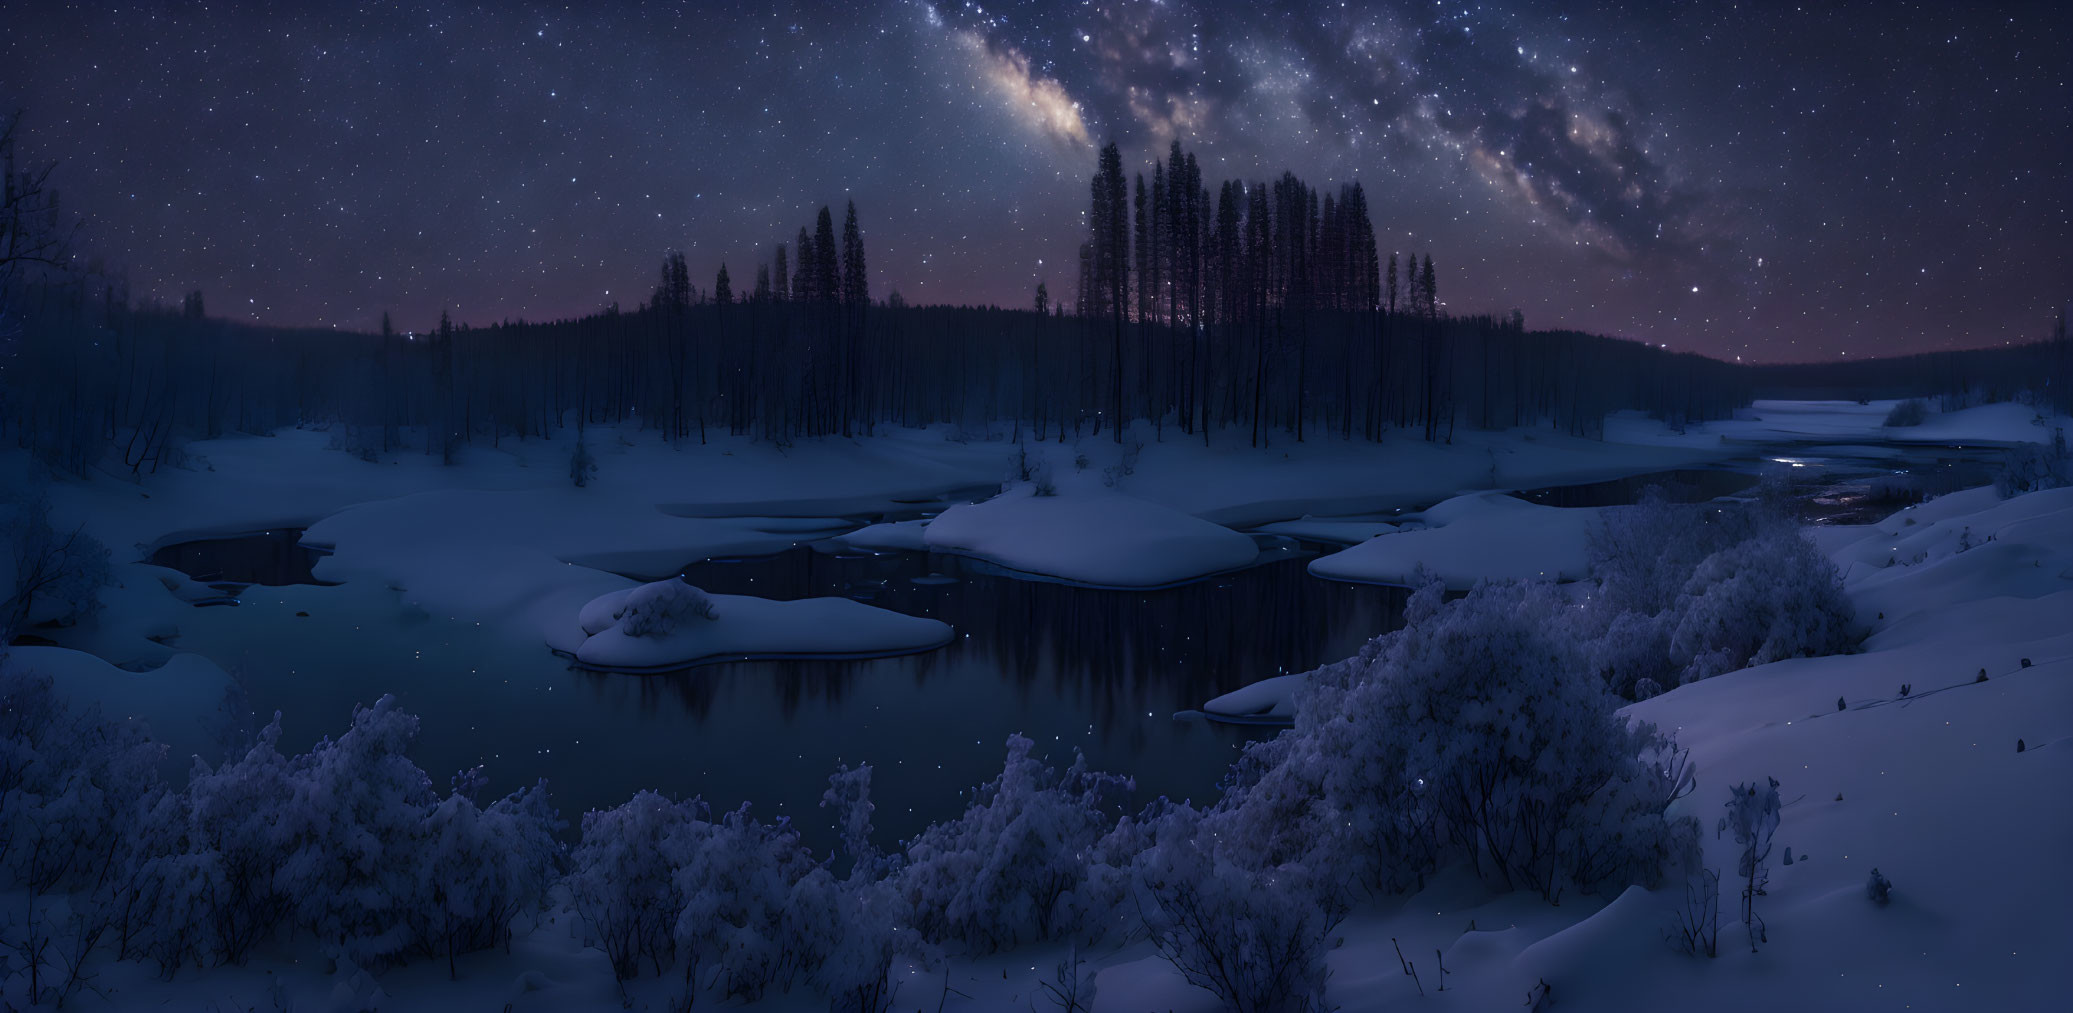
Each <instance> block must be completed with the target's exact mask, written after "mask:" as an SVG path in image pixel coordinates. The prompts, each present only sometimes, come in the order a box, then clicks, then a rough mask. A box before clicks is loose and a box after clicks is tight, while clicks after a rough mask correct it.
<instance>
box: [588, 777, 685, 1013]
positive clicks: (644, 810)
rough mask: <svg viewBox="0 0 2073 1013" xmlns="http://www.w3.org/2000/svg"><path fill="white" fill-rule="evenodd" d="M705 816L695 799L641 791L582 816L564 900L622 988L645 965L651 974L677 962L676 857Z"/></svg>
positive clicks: (680, 902)
mask: <svg viewBox="0 0 2073 1013" xmlns="http://www.w3.org/2000/svg"><path fill="white" fill-rule="evenodd" d="M704 810H705V806H704V803H702V802H699V801H697V800H695V799H694V800H691V801H685V802H678V801H672V800H671V799H668V798H665V797H663V796H662V795H660V794H658V793H656V792H652V791H643V792H640V793H639V794H636V795H635V796H634V797H633V798H632V799H630V800H628V801H626V802H625V803H622V804H620V805H618V806H615V807H613V808H610V809H596V810H592V811H590V812H587V813H584V814H583V838H582V840H581V841H580V842H579V843H578V844H577V845H576V849H575V851H574V853H573V855H572V856H571V863H572V865H573V866H574V868H573V870H572V871H571V872H570V873H569V876H568V879H567V880H566V883H567V886H568V890H569V898H570V901H571V903H572V904H573V905H574V906H575V909H576V915H577V917H579V918H581V919H582V920H583V924H584V927H585V929H586V931H587V932H588V933H589V935H590V940H591V943H592V945H595V946H596V947H598V948H599V949H601V950H603V951H605V956H606V958H607V959H609V960H610V961H611V963H612V972H613V973H614V974H616V975H618V977H619V978H620V980H622V981H623V980H626V979H628V978H632V977H634V976H636V975H638V974H639V973H640V969H641V961H642V959H644V958H645V959H646V960H648V962H649V963H650V964H651V965H652V966H653V967H654V969H655V973H656V974H661V973H663V971H664V970H665V969H667V968H668V967H670V966H671V965H672V964H674V963H675V962H676V927H677V919H678V918H679V917H681V916H682V914H683V911H684V891H683V887H682V886H681V885H680V883H679V880H678V878H677V875H676V872H677V866H678V864H680V863H678V862H677V861H675V858H676V857H677V855H676V852H677V849H678V847H679V844H680V843H681V841H682V839H683V837H684V835H685V832H686V831H687V830H688V829H689V828H690V827H691V826H692V825H693V824H695V823H698V822H701V821H702V820H703V818H704Z"/></svg>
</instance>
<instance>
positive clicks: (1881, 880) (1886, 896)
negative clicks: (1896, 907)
mask: <svg viewBox="0 0 2073 1013" xmlns="http://www.w3.org/2000/svg"><path fill="white" fill-rule="evenodd" d="M1864 895H1865V896H1866V897H1870V898H1871V902H1872V903H1874V904H1877V905H1879V906H1881V907H1884V906H1885V904H1886V902H1887V901H1890V900H1892V899H1893V881H1892V880H1890V879H1887V878H1886V877H1885V876H1882V875H1880V874H1879V870H1877V869H1873V870H1872V871H1871V878H1870V879H1867V880H1865V881H1864Z"/></svg>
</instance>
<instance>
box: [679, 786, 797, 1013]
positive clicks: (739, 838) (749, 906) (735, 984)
mask: <svg viewBox="0 0 2073 1013" xmlns="http://www.w3.org/2000/svg"><path fill="white" fill-rule="evenodd" d="M681 834H682V837H681V839H680V840H679V841H678V842H676V843H677V846H676V847H674V848H673V849H671V850H672V851H673V852H675V854H676V855H677V856H678V860H679V864H678V865H677V868H676V872H675V876H676V883H677V890H678V892H679V893H680V894H681V895H682V897H683V900H684V903H683V909H682V911H681V913H679V914H678V916H677V922H676V929H675V932H676V941H677V945H678V946H680V947H682V948H683V950H684V960H685V961H686V966H685V969H684V976H685V979H686V980H687V981H690V980H696V979H697V978H698V977H699V976H701V975H702V976H703V977H705V978H706V979H708V980H710V981H712V982H713V983H714V984H715V985H717V986H718V988H719V989H720V992H721V994H722V995H725V996H728V997H730V998H740V999H744V1000H747V1001H751V1002H753V1001H755V1000H757V999H759V998H762V996H763V993H764V992H765V991H766V990H767V989H769V988H770V986H772V985H773V984H777V983H779V982H780V981H782V980H786V976H787V975H789V974H791V973H792V972H793V971H794V970H795V969H796V966H797V964H798V963H799V961H800V959H801V954H800V953H799V952H798V947H797V944H796V941H795V940H794V939H793V937H792V936H791V934H790V932H789V931H788V927H787V925H786V922H785V906H786V904H787V902H788V901H789V900H790V898H791V893H792V890H793V888H794V887H795V886H796V885H797V884H798V882H799V880H801V879H802V878H804V877H805V876H806V875H807V874H808V873H809V872H811V871H812V870H813V869H814V868H815V866H814V863H813V860H812V858H811V856H810V855H808V853H807V851H806V849H805V848H804V847H803V846H801V845H800V843H799V836H798V834H797V833H796V832H795V831H793V830H792V829H791V827H790V826H789V825H788V824H785V823H782V822H780V823H779V824H777V825H775V826H773V825H770V824H765V823H761V822H758V821H757V820H755V819H754V818H752V817H751V816H750V815H749V811H748V807H747V806H743V807H742V808H740V809H737V810H735V811H734V812H730V813H728V814H727V815H726V816H725V817H723V818H722V819H721V820H720V822H718V823H707V822H704V821H695V822H693V823H691V824H688V825H687V826H685V827H684V828H683V829H682V831H681Z"/></svg>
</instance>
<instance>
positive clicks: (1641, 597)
mask: <svg viewBox="0 0 2073 1013" xmlns="http://www.w3.org/2000/svg"><path fill="white" fill-rule="evenodd" d="M1782 495H1783V490H1782V489H1781V488H1780V487H1779V486H1777V485H1776V484H1775V483H1767V484H1765V485H1764V486H1763V487H1762V488H1761V489H1760V490H1759V495H1758V498H1757V502H1755V503H1752V504H1745V505H1718V504H1706V505H1699V506H1684V505H1679V504H1674V503H1670V502H1668V501H1667V500H1665V499H1664V498H1663V497H1662V496H1661V494H1660V493H1659V492H1656V491H1654V490H1651V491H1650V492H1648V493H1644V494H1643V496H1642V499H1641V501H1640V502H1639V503H1636V504H1635V505H1633V506H1629V507H1614V508H1610V509H1608V510H1606V511H1604V512H1603V514H1602V515H1601V517H1600V520H1599V522H1598V523H1597V524H1596V525H1594V526H1593V528H1592V531H1591V535H1590V552H1591V567H1592V573H1593V574H1594V575H1595V577H1596V579H1597V587H1596V588H1595V590H1594V593H1593V594H1592V595H1591V597H1590V599H1589V603H1588V607H1587V608H1585V609H1583V610H1581V612H1580V613H1579V614H1578V615H1576V616H1575V617H1574V618H1573V620H1572V622H1571V623H1570V624H1569V625H1570V626H1572V627H1573V628H1574V629H1576V630H1577V632H1578V635H1579V637H1580V638H1581V641H1582V646H1583V650H1584V653H1585V655H1586V657H1587V659H1588V661H1589V664H1590V667H1591V669H1592V670H1593V671H1595V672H1597V673H1598V674H1599V675H1600V676H1601V677H1602V678H1603V679H1604V680H1605V682H1606V685H1607V686H1609V687H1610V688H1611V689H1612V690H1613V691H1614V692H1615V693H1619V694H1620V695H1622V696H1627V697H1638V695H1639V691H1638V687H1639V686H1640V685H1641V684H1642V683H1643V682H1644V681H1648V682H1652V683H1653V684H1654V685H1656V686H1659V687H1660V686H1674V685H1678V684H1681V683H1685V682H1691V681H1695V680H1697V679H1703V678H1707V677H1710V676H1713V675H1718V674H1720V673H1722V672H1728V671H1732V670H1734V669H1738V668H1743V667H1746V666H1749V665H1760V664H1765V663H1767V662H1771V661H1777V660H1780V659H1783V658H1791V657H1800V656H1803V655H1819V654H1831V653H1834V652H1837V651H1842V650H1846V649H1848V647H1849V646H1850V644H1851V642H1852V640H1851V632H1850V621H1851V610H1850V605H1849V600H1848V599H1847V598H1846V597H1845V596H1844V595H1843V590H1842V578H1841V576H1840V575H1839V574H1838V573H1837V572H1836V569H1835V565H1834V564H1833V563H1831V562H1830V561H1829V560H1828V558H1827V557H1825V556H1823V555H1822V554H1821V553H1820V551H1819V550H1817V549H1815V548H1814V546H1813V545H1812V543H1810V542H1808V541H1807V540H1806V539H1804V538H1802V537H1801V536H1800V534H1799V525H1798V523H1797V522H1796V521H1795V520H1794V519H1793V517H1792V516H1791V515H1790V513H1789V512H1787V511H1786V510H1785V509H1783V506H1782V504H1781V503H1780V502H1778V501H1779V499H1780V497H1781V496H1782Z"/></svg>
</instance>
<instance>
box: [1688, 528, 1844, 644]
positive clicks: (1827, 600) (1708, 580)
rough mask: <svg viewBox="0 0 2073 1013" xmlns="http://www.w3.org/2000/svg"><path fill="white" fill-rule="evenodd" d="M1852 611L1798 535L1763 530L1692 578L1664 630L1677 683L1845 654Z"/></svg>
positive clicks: (1835, 579)
mask: <svg viewBox="0 0 2073 1013" xmlns="http://www.w3.org/2000/svg"><path fill="white" fill-rule="evenodd" d="M1852 616H1853V611H1852V609H1851V606H1850V600H1849V598H1848V597H1846V596H1845V595H1844V594H1843V581H1842V577H1841V575H1840V574H1838V573H1837V572H1836V568H1835V564H1834V563H1832V562H1830V561H1829V559H1828V557H1826V556H1824V555H1822V554H1821V551H1820V550H1819V549H1816V548H1815V547H1814V545H1813V543H1811V542H1809V541H1807V540H1806V539H1805V538H1804V537H1802V536H1801V535H1800V533H1799V531H1798V530H1797V529H1796V528H1794V527H1792V526H1790V525H1785V524H1771V525H1766V526H1765V527H1764V528H1763V529H1762V530H1760V531H1759V532H1758V533H1757V534H1756V535H1754V536H1752V537H1750V538H1747V539H1744V540H1743V541H1741V542H1739V543H1737V544H1735V545H1734V546H1731V547H1729V548H1726V549H1723V550H1721V551H1719V552H1716V553H1714V554H1713V555H1711V556H1708V557H1707V558H1706V561H1705V562H1703V563H1701V564H1699V566H1698V568H1697V569H1696V570H1694V571H1692V574H1691V578H1690V579H1689V580H1687V581H1685V585H1684V589H1683V591H1682V592H1681V593H1680V594H1679V595H1678V598H1677V618H1676V623H1675V625H1674V626H1673V627H1672V628H1671V631H1670V652H1671V659H1672V661H1673V663H1675V664H1676V665H1678V666H1679V668H1680V670H1681V679H1680V681H1682V682H1693V681H1696V680H1698V679H1704V678H1708V677H1711V676H1715V675H1719V674H1720V673H1722V672H1729V671H1733V670H1735V669H1738V668H1746V667H1749V666H1752V665H1763V664H1768V663H1770V662H1773V661H1781V660H1783V659H1786V658H1797V657H1811V656H1816V655H1823V654H1833V653H1836V652H1838V651H1843V650H1847V649H1848V648H1849V646H1850V644H1851V632H1850V625H1851V619H1852Z"/></svg>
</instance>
